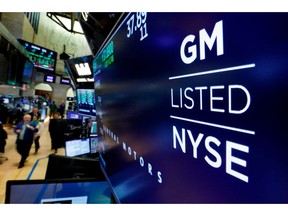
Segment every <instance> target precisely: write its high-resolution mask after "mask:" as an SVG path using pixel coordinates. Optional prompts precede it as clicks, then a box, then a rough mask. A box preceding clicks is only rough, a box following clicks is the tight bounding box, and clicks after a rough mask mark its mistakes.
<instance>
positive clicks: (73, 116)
mask: <svg viewBox="0 0 288 216" xmlns="http://www.w3.org/2000/svg"><path fill="white" fill-rule="evenodd" d="M82 118H83V116H82V115H79V113H78V112H74V111H70V110H67V111H66V119H82Z"/></svg>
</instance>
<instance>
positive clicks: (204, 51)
mask: <svg viewBox="0 0 288 216" xmlns="http://www.w3.org/2000/svg"><path fill="white" fill-rule="evenodd" d="M287 24H288V14H287V13H129V14H127V16H126V17H125V19H124V20H123V22H122V24H121V25H120V26H119V27H118V28H117V29H116V30H115V32H114V34H112V35H111V37H110V39H109V40H108V41H107V43H106V44H105V46H104V47H103V48H102V50H101V51H100V52H99V53H98V54H97V56H96V57H95V59H94V61H93V73H94V80H95V83H94V86H95V93H96V95H97V99H96V110H97V116H98V117H99V118H98V119H99V120H100V122H99V123H97V125H98V126H100V127H101V128H100V132H101V133H100V134H99V135H102V136H103V137H104V139H103V141H102V142H101V146H99V149H100V150H101V153H100V161H101V167H102V169H103V171H104V173H105V175H106V176H107V179H108V180H109V182H110V184H111V186H112V190H113V193H114V195H115V198H116V200H117V202H120V203H210V204H211V203H288V167H287V164H288V157H287V152H288V143H287V139H286V130H287V128H288V125H287V124H288V103H287V100H288V71H287V70H288V67H287V59H288V52H287V50H288V29H287V28H286V26H287Z"/></svg>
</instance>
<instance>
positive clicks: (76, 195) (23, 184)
mask: <svg viewBox="0 0 288 216" xmlns="http://www.w3.org/2000/svg"><path fill="white" fill-rule="evenodd" d="M5 203H6V204H88V203H90V204H109V203H111V192H110V190H109V187H108V184H107V182H105V181H97V180H95V179H69V180H68V179H57V180H35V179H32V180H8V181H7V183H6V196H5Z"/></svg>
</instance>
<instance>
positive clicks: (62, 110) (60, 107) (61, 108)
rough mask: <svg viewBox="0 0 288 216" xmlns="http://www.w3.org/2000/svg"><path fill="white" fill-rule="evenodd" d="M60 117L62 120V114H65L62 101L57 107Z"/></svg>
mask: <svg viewBox="0 0 288 216" xmlns="http://www.w3.org/2000/svg"><path fill="white" fill-rule="evenodd" d="M58 111H59V113H60V115H61V118H62V119H63V118H64V114H65V102H64V101H62V103H61V104H60V105H59V109H58Z"/></svg>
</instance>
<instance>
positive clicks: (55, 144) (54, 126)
mask: <svg viewBox="0 0 288 216" xmlns="http://www.w3.org/2000/svg"><path fill="white" fill-rule="evenodd" d="M59 119H61V116H60V113H59V112H56V113H54V116H53V119H50V122H49V127H48V130H49V133H50V137H51V150H54V151H55V154H56V153H57V150H58V148H59V147H60V143H61V134H59V133H61V130H60V128H58V127H59V123H57V121H58V120H59Z"/></svg>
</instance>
